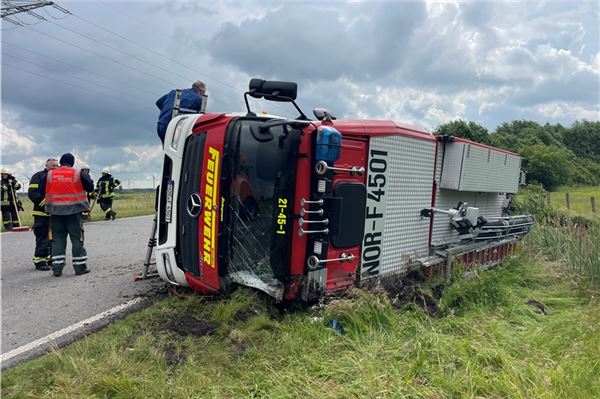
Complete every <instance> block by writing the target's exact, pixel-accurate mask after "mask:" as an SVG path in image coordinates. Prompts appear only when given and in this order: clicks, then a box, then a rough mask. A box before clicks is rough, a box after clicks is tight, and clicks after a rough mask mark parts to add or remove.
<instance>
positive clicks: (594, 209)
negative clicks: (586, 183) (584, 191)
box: [590, 197, 596, 213]
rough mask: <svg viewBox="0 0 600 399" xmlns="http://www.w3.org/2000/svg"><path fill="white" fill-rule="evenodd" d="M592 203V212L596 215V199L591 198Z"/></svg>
mask: <svg viewBox="0 0 600 399" xmlns="http://www.w3.org/2000/svg"><path fill="white" fill-rule="evenodd" d="M590 202H591V203H592V212H594V213H596V197H590Z"/></svg>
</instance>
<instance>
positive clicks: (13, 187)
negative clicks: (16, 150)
mask: <svg viewBox="0 0 600 399" xmlns="http://www.w3.org/2000/svg"><path fill="white" fill-rule="evenodd" d="M0 175H1V177H2V179H1V181H0V184H1V186H2V190H1V192H0V208H1V210H2V221H3V222H4V228H5V229H6V230H7V231H8V230H10V229H12V228H13V227H19V218H18V216H17V207H19V209H21V203H20V202H19V200H18V198H17V191H18V190H19V189H20V188H21V183H19V182H18V181H17V179H15V178H14V176H13V175H11V174H10V172H9V171H8V170H7V169H2V170H1V171H0ZM15 201H16V202H15Z"/></svg>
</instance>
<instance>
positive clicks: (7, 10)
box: [2, 0, 69, 25]
mask: <svg viewBox="0 0 600 399" xmlns="http://www.w3.org/2000/svg"><path fill="white" fill-rule="evenodd" d="M48 6H51V7H53V8H56V9H57V10H59V11H62V12H63V13H65V14H68V13H69V10H67V9H65V8H63V7H61V6H59V5H58V4H56V3H54V2H53V1H47V0H41V1H9V0H2V19H4V20H6V21H8V22H11V23H13V24H15V25H21V23H19V22H17V21H15V20H13V19H11V18H9V17H10V16H11V15H15V14H20V13H23V12H26V13H27V14H29V15H32V16H34V17H36V18H37V19H44V17H42V16H41V15H38V14H36V13H34V12H33V10H35V9H36V8H41V7H48Z"/></svg>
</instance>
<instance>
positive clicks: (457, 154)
mask: <svg viewBox="0 0 600 399" xmlns="http://www.w3.org/2000/svg"><path fill="white" fill-rule="evenodd" d="M464 150H465V147H464V145H448V144H441V143H440V149H439V151H438V165H439V166H438V170H437V172H440V176H441V178H436V179H437V181H438V182H440V187H442V188H448V189H451V190H458V187H459V185H460V174H461V171H462V162H463V151H464ZM444 151H445V155H444ZM441 160H443V161H444V165H443V168H442V167H441V166H442V164H441ZM442 169H443V171H444V173H441V171H442Z"/></svg>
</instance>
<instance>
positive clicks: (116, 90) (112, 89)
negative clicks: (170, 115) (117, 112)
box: [4, 54, 151, 106]
mask: <svg viewBox="0 0 600 399" xmlns="http://www.w3.org/2000/svg"><path fill="white" fill-rule="evenodd" d="M4 57H9V58H13V59H15V60H19V61H21V62H24V63H26V64H30V65H35V66H38V67H41V68H48V66H47V65H42V64H38V63H37V62H33V61H29V60H26V59H24V58H21V57H16V56H14V55H12V54H4ZM50 69H54V70H55V71H58V72H60V69H58V68H50ZM69 78H70V79H74V80H78V81H80V82H83V83H86V84H88V85H89V86H87V87H88V88H93V87H102V88H104V89H106V90H110V91H113V92H115V93H117V94H119V95H121V96H127V97H130V98H132V99H134V100H136V101H141V104H144V106H147V105H148V103H151V102H150V101H149V100H148V99H146V98H142V97H138V96H136V95H134V94H131V93H128V92H126V91H121V90H119V89H115V88H114V87H110V86H106V85H103V84H102V83H98V82H94V81H91V80H89V79H84V78H81V77H76V76H69ZM141 104H140V105H141Z"/></svg>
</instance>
